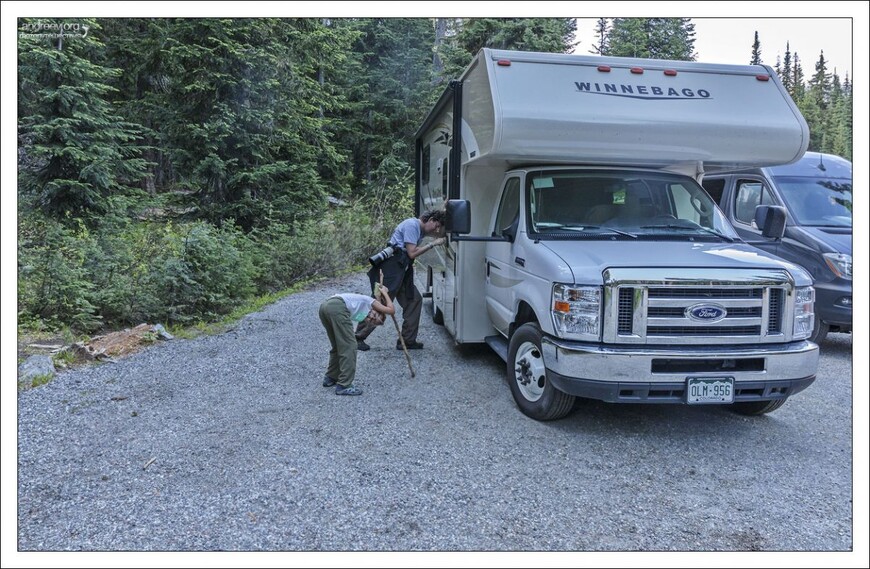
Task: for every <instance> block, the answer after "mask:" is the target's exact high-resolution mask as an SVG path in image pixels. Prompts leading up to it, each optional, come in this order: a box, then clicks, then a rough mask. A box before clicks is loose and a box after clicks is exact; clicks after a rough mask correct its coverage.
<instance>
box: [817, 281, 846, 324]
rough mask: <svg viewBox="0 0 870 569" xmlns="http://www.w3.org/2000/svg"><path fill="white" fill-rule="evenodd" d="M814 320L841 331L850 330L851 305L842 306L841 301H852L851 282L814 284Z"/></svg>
mask: <svg viewBox="0 0 870 569" xmlns="http://www.w3.org/2000/svg"><path fill="white" fill-rule="evenodd" d="M815 288H816V305H815V312H816V318H820V319H821V320H822V322H824V323H826V324H830V325H831V326H837V327H838V328H840V329H841V330H843V331H851V330H852V303H851V302H849V304H848V305H846V306H844V305H843V304H842V301H843V299H845V298H848V299H849V300H850V301H851V299H852V282H851V281H843V280H837V281H834V282H830V283H816V285H815Z"/></svg>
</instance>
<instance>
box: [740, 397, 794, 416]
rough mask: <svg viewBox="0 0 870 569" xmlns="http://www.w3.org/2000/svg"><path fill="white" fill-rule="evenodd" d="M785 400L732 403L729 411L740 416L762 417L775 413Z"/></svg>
mask: <svg viewBox="0 0 870 569" xmlns="http://www.w3.org/2000/svg"><path fill="white" fill-rule="evenodd" d="M786 401H787V399H774V400H773V401H743V402H740V403H732V404H731V410H732V411H734V412H735V413H739V414H741V415H764V414H765V413H770V412H771V411H776V410H777V409H779V408H780V407H782V406H783V405H785V402H786Z"/></svg>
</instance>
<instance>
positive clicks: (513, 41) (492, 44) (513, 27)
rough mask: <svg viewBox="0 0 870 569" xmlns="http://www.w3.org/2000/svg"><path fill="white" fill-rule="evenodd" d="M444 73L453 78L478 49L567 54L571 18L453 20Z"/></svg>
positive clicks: (571, 40)
mask: <svg viewBox="0 0 870 569" xmlns="http://www.w3.org/2000/svg"><path fill="white" fill-rule="evenodd" d="M454 30H455V33H454V34H453V35H452V36H450V38H449V39H450V41H449V42H448V43H449V44H451V45H450V46H449V47H447V49H446V50H445V52H446V58H445V59H446V62H445V73H448V74H449V76H450V77H456V76H457V75H459V73H460V72H461V71H462V70H464V69H465V66H467V65H468V63H469V62H470V61H471V58H472V56H473V55H474V54H475V53H477V52H478V51H479V50H480V49H481V48H484V47H489V48H493V49H511V50H519V51H542V52H549V53H567V52H568V51H570V49H571V48H572V47H573V46H574V45H575V42H574V35H575V32H576V30H577V22H576V20H574V19H573V18H467V19H462V20H457V21H455V22H454Z"/></svg>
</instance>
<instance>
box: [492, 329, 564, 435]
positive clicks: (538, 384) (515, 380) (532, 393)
mask: <svg viewBox="0 0 870 569" xmlns="http://www.w3.org/2000/svg"><path fill="white" fill-rule="evenodd" d="M507 375H508V383H510V388H511V394H512V395H513V397H514V401H516V403H517V406H518V407H519V408H520V411H522V412H523V413H524V414H525V415H528V416H529V417H531V418H532V419H537V420H538V421H552V420H554V419H561V418H562V417H564V416H566V415H568V414H569V413H570V412H571V409H572V408H573V406H574V396H573V395H568V394H567V393H564V392H562V391H559V390H558V389H556V387H555V386H554V385H553V384H552V383H550V381H549V380H548V379H547V368H546V367H545V366H544V356H543V353H542V352H541V329H540V328H539V327H538V325H537V324H532V323H529V324H523V325H522V326H520V327H519V328H517V330H516V332H514V334H513V336H511V340H510V347H509V350H508V359H507Z"/></svg>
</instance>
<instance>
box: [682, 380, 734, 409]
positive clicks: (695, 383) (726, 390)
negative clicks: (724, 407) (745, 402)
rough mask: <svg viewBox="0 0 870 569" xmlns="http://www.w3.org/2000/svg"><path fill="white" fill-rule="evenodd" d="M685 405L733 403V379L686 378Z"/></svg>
mask: <svg viewBox="0 0 870 569" xmlns="http://www.w3.org/2000/svg"><path fill="white" fill-rule="evenodd" d="M686 403H688V404H689V405H698V404H703V403H734V378H733V377H687V378H686Z"/></svg>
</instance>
